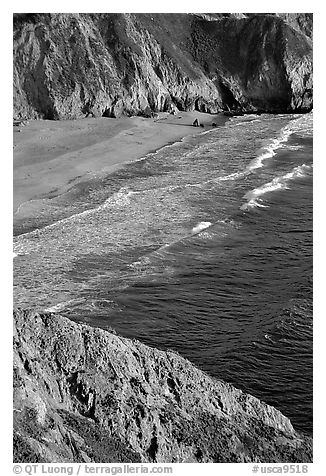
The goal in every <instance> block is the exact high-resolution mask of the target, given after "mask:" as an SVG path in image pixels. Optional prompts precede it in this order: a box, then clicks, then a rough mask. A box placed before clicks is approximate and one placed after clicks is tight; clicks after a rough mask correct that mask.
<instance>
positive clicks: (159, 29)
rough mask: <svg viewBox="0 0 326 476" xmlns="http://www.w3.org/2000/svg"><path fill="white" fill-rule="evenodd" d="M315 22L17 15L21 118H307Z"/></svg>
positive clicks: (294, 17) (308, 17) (17, 111)
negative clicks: (152, 114) (224, 114)
mask: <svg viewBox="0 0 326 476" xmlns="http://www.w3.org/2000/svg"><path fill="white" fill-rule="evenodd" d="M311 37H312V14H279V15H273V14H206V15H204V14H202V15H201V14H146V13H136V14H134V13H133V14H116V13H114V14H113V13H103V14H102V13H96V14H90V13H82V14H58V13H49V14H15V15H14V117H17V118H20V117H24V118H28V117H30V118H47V119H69V118H70V119H71V118H77V117H84V116H87V115H93V116H106V117H118V116H120V115H121V114H128V115H136V114H143V115H148V114H149V112H148V111H149V110H151V111H156V112H157V111H167V112H170V111H171V110H172V111H177V110H187V111H189V110H198V111H201V112H210V113H217V112H220V111H222V110H225V111H226V110H231V111H242V112H255V111H260V112H273V113H277V112H293V111H295V112H306V111H309V110H311V108H312V40H311Z"/></svg>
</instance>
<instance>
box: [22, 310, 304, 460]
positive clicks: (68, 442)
mask: <svg viewBox="0 0 326 476" xmlns="http://www.w3.org/2000/svg"><path fill="white" fill-rule="evenodd" d="M222 373H223V369H221V374H222ZM311 458H312V455H311V440H310V438H308V437H305V436H303V435H299V434H298V433H296V432H295V431H294V429H293V427H292V425H291V423H290V421H289V420H288V419H287V418H286V417H284V416H283V415H282V414H281V413H280V412H279V411H277V410H276V409H274V408H272V407H270V406H268V405H266V404H264V403H262V402H260V401H259V400H257V399H256V398H254V397H252V396H250V395H246V394H244V393H242V392H241V391H239V390H237V389H235V388H234V387H232V386H230V385H228V384H226V383H223V382H221V381H217V380H215V379H212V378H210V377H208V376H207V375H206V374H204V373H203V372H201V371H200V370H198V369H196V368H195V367H194V366H193V365H192V364H190V362H188V361H186V360H185V359H183V358H181V357H180V356H179V355H177V354H175V353H172V352H162V351H159V350H156V349H152V348H150V347H147V346H145V345H143V344H141V343H140V342H137V341H131V340H128V339H124V338H121V337H118V336H116V335H115V334H113V333H110V332H106V331H103V330H100V329H94V328H90V327H88V326H86V325H78V324H76V323H74V322H71V321H70V320H68V319H66V318H64V317H62V316H59V315H55V314H37V313H33V312H29V311H17V312H15V313H14V460H15V461H16V462H54V461H56V462H89V461H92V462H128V461H129V462H130V461H132V462H137V461H142V462H251V461H256V462H259V461H261V462H264V461H265V462H307V461H311Z"/></svg>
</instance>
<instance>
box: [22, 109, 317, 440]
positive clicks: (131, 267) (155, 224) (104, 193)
mask: <svg viewBox="0 0 326 476" xmlns="http://www.w3.org/2000/svg"><path fill="white" fill-rule="evenodd" d="M312 162H313V144H312V113H310V114H306V115H294V114H293V115H289V114H288V115H261V116H255V115H249V116H243V117H238V118H236V117H235V118H231V119H230V120H229V121H227V122H226V123H225V125H224V126H221V127H219V128H217V129H213V130H211V131H205V132H204V133H203V134H201V135H196V136H192V137H187V138H185V139H184V140H183V141H181V142H177V143H175V144H173V145H169V146H167V147H164V148H163V149H160V150H159V151H157V152H156V153H153V154H149V155H147V156H146V157H144V158H143V159H141V160H138V161H136V162H132V163H129V164H126V165H125V166H124V167H123V168H121V169H119V170H116V171H115V172H114V173H112V174H110V175H101V174H96V175H95V174H94V176H93V177H92V178H91V179H89V180H88V181H85V182H83V183H80V184H78V185H77V186H74V187H72V188H71V189H70V190H69V191H68V192H66V193H65V194H63V195H61V196H55V195H54V196H52V197H48V198H42V199H39V200H37V201H35V203H36V205H37V209H38V210H39V211H38V215H37V216H35V217H34V218H33V219H29V220H16V222H15V226H14V235H15V236H14V253H15V255H16V257H15V259H14V300H15V305H16V306H21V307H33V308H38V309H47V310H51V311H53V312H61V313H62V314H64V315H67V316H69V317H70V318H72V319H74V320H77V321H79V322H86V323H88V324H91V325H94V326H100V327H103V328H114V329H116V331H117V332H118V333H119V334H121V335H124V336H127V337H131V338H136V339H139V340H141V341H142V342H144V343H146V344H149V345H151V346H155V347H157V348H161V349H167V348H172V349H174V350H176V351H178V352H179V353H180V354H181V355H182V356H184V357H186V358H188V359H190V360H191V361H192V362H193V363H194V364H195V365H197V366H198V367H199V368H201V369H203V370H204V371H206V372H207V373H208V374H210V375H212V376H214V377H217V378H219V379H223V380H225V381H227V382H230V383H232V384H234V385H235V386H236V387H238V388H240V389H242V390H244V391H247V392H250V393H251V394H253V395H255V396H257V397H258V398H260V399H262V400H264V401H265V402H267V403H269V404H272V405H274V406H275V407H276V408H278V409H279V410H281V411H282V412H283V413H284V414H285V415H286V416H288V417H289V418H290V419H291V421H292V423H293V425H294V426H295V428H297V429H299V430H301V431H304V432H308V433H311V432H312V181H313V163H312ZM32 205H33V203H32V204H31V203H29V204H27V205H26V206H32ZM23 206H24V205H23Z"/></svg>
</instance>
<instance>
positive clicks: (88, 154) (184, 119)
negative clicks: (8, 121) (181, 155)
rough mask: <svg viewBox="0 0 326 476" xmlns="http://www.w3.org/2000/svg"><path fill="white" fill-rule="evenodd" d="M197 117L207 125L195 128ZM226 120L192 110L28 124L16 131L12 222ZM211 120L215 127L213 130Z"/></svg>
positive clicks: (218, 125)
mask: <svg viewBox="0 0 326 476" xmlns="http://www.w3.org/2000/svg"><path fill="white" fill-rule="evenodd" d="M195 119H198V121H199V122H200V123H201V124H203V125H204V127H194V126H193V125H192V123H193V122H194V120H195ZM228 120H229V118H228V117H225V116H224V115H223V114H218V115H214V114H206V113H199V112H196V111H192V112H180V113H178V114H177V115H175V116H173V115H170V114H168V113H161V114H159V117H158V119H154V120H153V119H152V118H143V117H131V118H129V117H124V118H121V119H112V118H83V119H77V120H67V121H50V120H42V121H36V120H35V121H30V122H28V123H27V125H25V126H24V127H22V128H21V129H20V130H19V131H17V130H16V131H15V129H14V139H13V145H14V154H13V155H14V165H13V189H14V197H13V212H14V222H15V220H16V219H21V218H28V217H31V216H33V215H34V213H37V209H38V206H37V200H41V199H44V198H53V197H54V196H60V195H61V194H62V193H65V192H66V191H67V190H69V189H70V188H71V187H73V186H74V185H76V184H77V183H79V182H82V181H84V180H85V179H86V178H87V176H89V175H90V174H94V173H112V172H114V171H115V170H117V169H118V168H120V167H123V166H124V165H126V164H129V163H132V162H135V161H138V160H141V159H143V158H144V157H146V156H148V155H149V154H155V153H156V152H157V151H158V150H160V149H162V148H164V147H166V146H169V145H172V144H174V143H175V142H178V141H182V140H184V139H185V138H186V137H188V136H193V135H196V134H202V133H203V132H208V131H210V130H213V129H215V128H218V127H221V126H222V125H224V124H225V122H227V121H228ZM213 122H215V123H216V127H212V123H213ZM176 126H182V128H180V127H176ZM31 202H33V203H31Z"/></svg>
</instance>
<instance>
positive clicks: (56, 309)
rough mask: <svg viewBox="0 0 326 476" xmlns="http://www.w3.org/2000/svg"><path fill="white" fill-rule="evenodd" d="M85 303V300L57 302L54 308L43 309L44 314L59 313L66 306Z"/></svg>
mask: <svg viewBox="0 0 326 476" xmlns="http://www.w3.org/2000/svg"><path fill="white" fill-rule="evenodd" d="M84 302H86V299H85V298H80V299H70V300H69V301H63V302H59V303H58V304H55V305H54V306H51V307H47V308H46V309H44V312H54V313H55V312H61V311H62V310H63V309H65V308H66V307H68V306H71V305H72V304H74V305H75V304H82V303H84Z"/></svg>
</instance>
